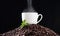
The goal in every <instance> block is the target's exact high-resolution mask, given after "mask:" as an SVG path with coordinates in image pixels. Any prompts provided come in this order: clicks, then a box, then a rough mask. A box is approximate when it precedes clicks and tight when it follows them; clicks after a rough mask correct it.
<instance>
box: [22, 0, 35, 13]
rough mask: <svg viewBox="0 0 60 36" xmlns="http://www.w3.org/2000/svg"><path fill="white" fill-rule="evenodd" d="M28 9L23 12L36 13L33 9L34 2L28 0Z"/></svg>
mask: <svg viewBox="0 0 60 36" xmlns="http://www.w3.org/2000/svg"><path fill="white" fill-rule="evenodd" d="M27 3H28V8H27V9H25V10H24V11H23V12H34V11H35V10H34V8H33V7H32V0H27Z"/></svg>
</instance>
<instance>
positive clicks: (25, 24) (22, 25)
mask: <svg viewBox="0 0 60 36" xmlns="http://www.w3.org/2000/svg"><path fill="white" fill-rule="evenodd" d="M27 25H28V23H27V22H26V20H24V21H22V23H21V25H20V27H21V28H23V27H24V26H27Z"/></svg>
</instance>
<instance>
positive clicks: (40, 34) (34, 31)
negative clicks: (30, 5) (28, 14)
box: [0, 24, 59, 36]
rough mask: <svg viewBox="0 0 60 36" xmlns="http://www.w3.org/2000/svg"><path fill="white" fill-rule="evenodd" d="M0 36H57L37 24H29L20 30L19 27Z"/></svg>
mask: <svg viewBox="0 0 60 36" xmlns="http://www.w3.org/2000/svg"><path fill="white" fill-rule="evenodd" d="M0 36H59V35H57V34H56V33H55V32H54V31H52V30H51V29H49V28H46V27H43V26H41V25H38V24H30V25H27V26H25V27H23V28H22V29H21V28H20V27H18V28H16V29H14V30H10V31H8V32H6V33H3V34H0Z"/></svg>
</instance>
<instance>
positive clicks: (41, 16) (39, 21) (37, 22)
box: [37, 14, 43, 23]
mask: <svg viewBox="0 0 60 36" xmlns="http://www.w3.org/2000/svg"><path fill="white" fill-rule="evenodd" d="M39 16H41V18H40V20H39V21H38V22H37V23H39V22H40V21H41V20H42V18H43V15H42V14H39V15H38V17H39Z"/></svg>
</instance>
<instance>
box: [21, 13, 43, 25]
mask: <svg viewBox="0 0 60 36" xmlns="http://www.w3.org/2000/svg"><path fill="white" fill-rule="evenodd" d="M39 16H41V18H40V20H39V21H37V20H38V17H39ZM42 18H43V15H42V14H38V13H37V12H23V13H22V21H24V20H26V22H27V23H28V24H37V23H39V22H40V21H41V20H42Z"/></svg>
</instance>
